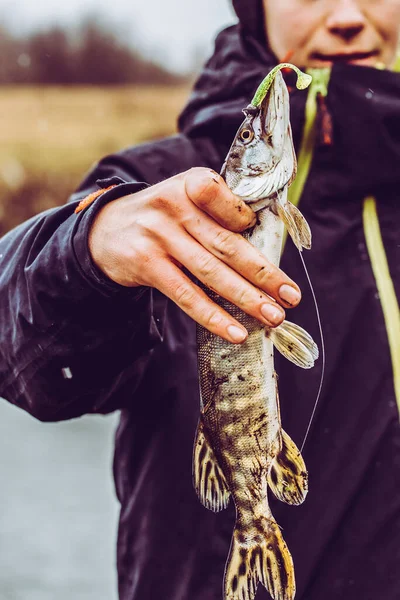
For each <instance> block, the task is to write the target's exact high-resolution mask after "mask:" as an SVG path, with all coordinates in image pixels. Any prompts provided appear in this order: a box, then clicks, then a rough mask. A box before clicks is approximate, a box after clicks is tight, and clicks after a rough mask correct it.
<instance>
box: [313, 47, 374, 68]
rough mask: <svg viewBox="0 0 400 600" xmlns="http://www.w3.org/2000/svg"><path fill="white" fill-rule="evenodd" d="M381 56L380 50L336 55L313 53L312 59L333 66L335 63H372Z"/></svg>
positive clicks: (338, 53) (337, 53)
mask: <svg viewBox="0 0 400 600" xmlns="http://www.w3.org/2000/svg"><path fill="white" fill-rule="evenodd" d="M378 55H379V51H378V50H371V51H369V52H363V51H354V50H353V51H351V52H347V51H346V52H336V53H334V54H323V53H320V52H313V53H312V54H311V59H312V60H316V61H319V62H322V63H325V65H332V64H334V63H354V64H358V63H359V64H363V63H368V62H369V63H372V62H373V60H374V59H376V58H377V57H378Z"/></svg>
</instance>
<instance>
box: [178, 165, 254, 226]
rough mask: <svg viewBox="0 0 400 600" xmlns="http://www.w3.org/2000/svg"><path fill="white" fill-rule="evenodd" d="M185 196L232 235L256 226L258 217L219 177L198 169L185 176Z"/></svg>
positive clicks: (211, 172)
mask: <svg viewBox="0 0 400 600" xmlns="http://www.w3.org/2000/svg"><path fill="white" fill-rule="evenodd" d="M184 183H185V192H186V194H187V196H188V198H189V199H190V200H191V201H192V202H193V204H195V205H196V206H198V207H199V208H200V209H201V210H202V211H204V212H205V213H207V214H208V215H210V216H211V217H212V218H213V219H215V220H216V221H217V222H218V223H219V224H220V225H222V227H225V228H226V229H230V230H231V231H244V230H245V229H248V228H249V227H251V226H252V225H255V223H256V215H255V213H254V212H253V211H252V210H251V208H250V207H249V206H248V205H247V204H246V203H245V202H243V200H241V199H240V198H238V197H237V196H235V194H233V193H232V192H231V190H230V189H229V188H228V186H227V185H226V183H225V181H224V180H223V179H222V177H221V176H220V175H218V173H216V172H215V171H212V170H211V169H203V168H195V169H191V170H190V171H187V172H186V173H185V174H184Z"/></svg>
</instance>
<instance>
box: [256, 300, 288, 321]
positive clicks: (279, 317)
mask: <svg viewBox="0 0 400 600" xmlns="http://www.w3.org/2000/svg"><path fill="white" fill-rule="evenodd" d="M260 310H261V314H262V316H263V317H264V318H265V319H267V321H268V322H269V323H272V324H273V325H279V323H281V322H282V321H283V318H284V313H283V310H281V309H280V308H278V307H277V306H274V305H273V304H262V305H261V309H260Z"/></svg>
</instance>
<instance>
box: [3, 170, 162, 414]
mask: <svg viewBox="0 0 400 600" xmlns="http://www.w3.org/2000/svg"><path fill="white" fill-rule="evenodd" d="M116 175H118V178H115V176H116ZM110 177H111V178H112V179H109V180H106V181H100V182H98V179H99V178H103V179H104V178H110ZM124 180H125V181H129V183H124ZM96 181H97V182H98V183H97V184H96ZM110 183H114V184H115V183H116V184H117V185H116V186H115V187H114V188H113V189H110V190H109V191H106V192H104V193H103V194H102V195H101V196H100V197H99V198H98V199H97V200H96V201H95V202H94V203H93V204H92V205H90V206H89V208H87V209H86V210H84V211H82V212H80V213H78V214H75V212H74V211H75V208H76V207H77V205H78V202H79V201H80V200H81V199H82V198H83V197H85V196H86V195H87V194H88V193H90V192H93V191H95V190H96V189H97V186H98V184H99V185H100V186H102V187H108V186H109V185H110ZM145 185H146V184H140V183H138V182H135V181H134V177H133V174H132V173H129V172H127V169H126V168H125V167H124V166H123V165H122V166H120V165H118V164H113V162H112V160H111V161H110V160H109V161H105V163H104V164H102V163H100V165H99V166H98V167H97V168H96V169H94V170H93V171H92V173H91V174H90V175H89V176H88V177H87V179H86V180H85V181H84V182H83V184H82V186H81V188H80V190H78V192H77V193H75V194H74V195H73V196H72V198H71V201H70V202H69V203H68V204H66V205H65V206H62V207H60V208H55V209H51V210H48V211H46V212H44V213H41V214H39V215H37V216H35V217H34V218H32V219H30V220H29V221H27V222H25V223H23V224H22V225H20V226H19V227H17V228H16V229H14V230H12V231H11V232H9V233H8V234H7V235H5V236H4V237H3V238H2V239H1V240H0V323H1V326H0V396H2V397H3V398H5V399H6V400H8V401H9V402H11V403H13V404H15V405H17V406H19V407H20V408H22V409H24V410H26V411H27V412H29V413H31V414H32V415H33V416H35V417H36V418H38V419H40V420H43V421H56V420H63V419H69V418H72V417H77V416H79V415H82V414H84V413H92V412H99V413H105V412H110V411H112V410H115V409H118V408H122V407H124V406H126V405H127V404H128V403H129V402H131V401H132V397H133V394H134V391H135V389H136V388H137V386H138V385H139V383H140V379H141V377H142V376H143V373H144V370H145V369H146V365H147V363H148V361H149V360H150V357H151V353H152V348H153V347H154V346H155V344H157V343H158V342H159V341H161V339H162V324H163V315H164V310H165V304H166V302H165V298H163V299H160V297H159V296H160V295H158V297H157V298H156V296H157V295H156V294H155V293H153V291H152V290H150V289H148V288H132V289H130V288H125V287H123V286H119V285H118V284H116V283H114V282H112V281H111V280H109V279H108V278H106V277H105V276H104V275H103V274H102V273H101V272H100V271H99V270H98V269H97V267H96V265H95V264H94V263H93V261H92V259H91V257H90V254H89V250H88V244H87V238H88V232H89V228H90V224H91V222H92V220H93V218H94V216H95V215H96V213H97V211H98V210H99V209H100V207H101V206H102V205H103V204H104V203H105V202H110V201H112V200H113V199H115V198H117V197H120V196H123V195H126V194H130V193H133V192H135V191H138V190H140V189H142V188H143V187H144V186H145Z"/></svg>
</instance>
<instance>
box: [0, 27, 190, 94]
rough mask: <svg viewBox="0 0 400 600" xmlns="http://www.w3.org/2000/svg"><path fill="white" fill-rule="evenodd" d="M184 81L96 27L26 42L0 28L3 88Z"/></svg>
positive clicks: (58, 29)
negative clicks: (9, 86)
mask: <svg viewBox="0 0 400 600" xmlns="http://www.w3.org/2000/svg"><path fill="white" fill-rule="evenodd" d="M182 80H183V77H180V76H178V75H176V74H173V73H171V72H170V71H168V70H167V69H165V68H163V67H162V66H160V65H158V64H156V63H155V62H153V61H151V60H149V59H146V58H145V57H144V56H142V55H141V54H140V52H138V51H136V50H134V49H132V48H130V47H128V45H127V44H126V43H123V42H121V41H120V40H119V38H118V36H117V35H116V34H114V33H113V32H111V31H108V30H107V29H106V28H105V27H104V26H102V25H101V24H99V23H97V22H93V21H90V20H88V21H87V22H86V23H85V24H84V25H83V27H82V28H81V29H80V31H79V32H78V34H77V33H76V32H75V34H74V32H71V31H68V30H66V29H64V28H62V27H59V26H53V27H51V28H50V29H48V30H46V31H42V32H38V33H32V34H30V35H29V36H27V37H26V38H24V39H19V38H16V37H15V36H12V35H11V34H10V33H9V32H8V31H7V30H6V29H5V28H4V27H1V26H0V84H11V83H14V84H15V83H25V84H58V85H68V84H85V85H112V84H127V83H143V84H145V83H159V84H173V83H178V82H181V81H182Z"/></svg>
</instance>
